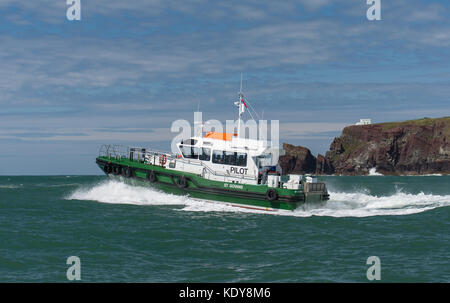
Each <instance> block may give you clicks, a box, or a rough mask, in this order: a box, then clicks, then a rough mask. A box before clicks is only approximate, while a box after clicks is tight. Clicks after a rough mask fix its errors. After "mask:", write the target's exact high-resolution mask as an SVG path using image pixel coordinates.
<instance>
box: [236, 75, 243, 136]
mask: <svg viewBox="0 0 450 303" xmlns="http://www.w3.org/2000/svg"><path fill="white" fill-rule="evenodd" d="M238 96H239V101H237V102H235V103H234V104H236V105H237V106H238V129H237V137H238V138H240V135H241V134H240V133H241V117H242V114H243V113H244V108H243V106H242V98H243V96H244V94H243V93H242V73H241V87H240V89H239V93H238Z"/></svg>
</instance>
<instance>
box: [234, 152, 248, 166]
mask: <svg viewBox="0 0 450 303" xmlns="http://www.w3.org/2000/svg"><path fill="white" fill-rule="evenodd" d="M236 165H237V166H247V154H246V153H237V156H236Z"/></svg>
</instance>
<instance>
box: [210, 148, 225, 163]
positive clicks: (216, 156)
mask: <svg viewBox="0 0 450 303" xmlns="http://www.w3.org/2000/svg"><path fill="white" fill-rule="evenodd" d="M212 161H213V163H217V164H224V155H223V151H221V150H215V151H213V155H212Z"/></svg>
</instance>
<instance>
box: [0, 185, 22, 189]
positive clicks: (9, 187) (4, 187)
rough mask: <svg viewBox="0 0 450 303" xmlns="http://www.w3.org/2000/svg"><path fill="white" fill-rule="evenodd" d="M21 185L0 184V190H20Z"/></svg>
mask: <svg viewBox="0 0 450 303" xmlns="http://www.w3.org/2000/svg"><path fill="white" fill-rule="evenodd" d="M22 187H23V184H17V185H14V184H0V189H15V188H22Z"/></svg>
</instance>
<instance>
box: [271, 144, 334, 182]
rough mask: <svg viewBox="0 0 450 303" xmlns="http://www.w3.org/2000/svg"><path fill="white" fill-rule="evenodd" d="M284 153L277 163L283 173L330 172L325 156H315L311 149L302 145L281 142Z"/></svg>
mask: <svg viewBox="0 0 450 303" xmlns="http://www.w3.org/2000/svg"><path fill="white" fill-rule="evenodd" d="M283 149H284V150H285V152H286V154H285V155H284V156H281V157H280V160H279V163H280V166H281V168H282V169H283V174H291V173H292V174H302V175H303V174H320V175H325V174H331V173H332V172H333V170H332V168H331V164H330V162H329V160H328V159H327V158H325V157H324V156H322V155H320V154H319V155H318V156H317V158H316V157H314V156H313V155H312V154H311V151H310V150H309V149H307V148H306V147H303V146H294V145H291V144H287V143H283Z"/></svg>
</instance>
